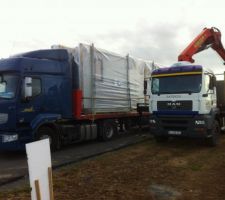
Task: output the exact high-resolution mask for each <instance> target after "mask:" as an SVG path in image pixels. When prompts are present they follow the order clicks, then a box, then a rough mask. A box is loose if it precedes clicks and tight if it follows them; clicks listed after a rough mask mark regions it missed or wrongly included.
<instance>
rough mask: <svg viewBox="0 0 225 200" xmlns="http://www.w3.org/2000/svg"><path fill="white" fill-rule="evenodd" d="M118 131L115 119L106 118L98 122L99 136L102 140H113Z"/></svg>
mask: <svg viewBox="0 0 225 200" xmlns="http://www.w3.org/2000/svg"><path fill="white" fill-rule="evenodd" d="M116 133H117V124H116V122H115V120H105V121H102V122H101V123H99V124H98V136H99V139H100V140H101V141H108V140H111V139H112V138H113V137H114V136H115V135H116Z"/></svg>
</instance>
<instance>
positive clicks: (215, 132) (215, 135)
mask: <svg viewBox="0 0 225 200" xmlns="http://www.w3.org/2000/svg"><path fill="white" fill-rule="evenodd" d="M211 135H212V137H210V138H208V145H209V146H211V147H215V146H217V145H218V143H219V138H220V126H219V123H218V122H217V121H214V123H213V127H212V130H211Z"/></svg>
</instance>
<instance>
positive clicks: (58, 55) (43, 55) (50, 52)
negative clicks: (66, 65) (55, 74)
mask: <svg viewBox="0 0 225 200" xmlns="http://www.w3.org/2000/svg"><path fill="white" fill-rule="evenodd" d="M12 57H28V58H38V59H48V60H56V61H67V60H68V59H69V55H68V52H67V50H65V49H44V50H37V51H31V52H27V53H22V54H17V55H14V56H12Z"/></svg>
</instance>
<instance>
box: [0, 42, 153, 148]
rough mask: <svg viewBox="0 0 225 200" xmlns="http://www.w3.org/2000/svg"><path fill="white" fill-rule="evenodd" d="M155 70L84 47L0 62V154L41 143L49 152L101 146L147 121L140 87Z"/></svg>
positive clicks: (143, 90)
mask: <svg viewBox="0 0 225 200" xmlns="http://www.w3.org/2000/svg"><path fill="white" fill-rule="evenodd" d="M155 66H156V65H155V64H154V63H153V62H151V61H143V60H140V59H135V58H132V57H130V56H120V55H118V54H115V53H111V52H108V51H105V50H101V49H97V48H95V47H94V45H85V44H79V45H78V46H77V47H75V48H64V47H59V46H58V47H54V48H51V49H45V50H37V51H31V52H26V53H22V54H18V55H15V56H12V57H9V58H6V59H1V60H0V108H1V109H0V149H1V150H2V149H5V150H20V149H24V146H25V144H26V143H27V142H31V141H35V140H40V139H44V138H49V140H50V144H51V148H52V149H53V150H55V149H59V148H60V147H61V146H62V145H65V144H68V143H74V142H79V141H85V140H93V139H96V138H99V139H101V140H104V141H106V140H110V139H111V138H112V137H113V136H114V135H115V134H116V133H117V131H118V129H119V128H120V129H128V128H129V127H130V126H131V125H134V124H141V123H142V122H143V120H144V119H145V121H148V119H147V118H148V117H149V112H148V109H146V106H147V105H148V99H147V95H146V88H145V87H144V86H146V84H144V82H145V80H147V78H148V77H149V76H150V73H151V70H152V69H153V68H154V67H155ZM145 83H146V82H145ZM147 107H148V106H147Z"/></svg>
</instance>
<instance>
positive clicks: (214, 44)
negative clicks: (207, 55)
mask: <svg viewBox="0 0 225 200" xmlns="http://www.w3.org/2000/svg"><path fill="white" fill-rule="evenodd" d="M209 47H211V48H212V49H214V50H215V51H216V52H217V53H218V54H219V55H220V57H221V58H222V59H223V60H224V61H225V49H224V47H223V44H222V42H221V32H220V30H219V29H218V28H215V27H212V28H204V29H203V30H202V32H201V33H200V34H199V35H198V36H197V37H196V38H195V39H194V40H193V41H192V42H191V43H190V44H189V45H188V46H187V47H186V48H185V49H184V50H183V52H182V53H181V54H180V55H179V56H178V61H189V62H191V63H193V62H194V59H193V58H192V56H193V55H194V54H196V53H199V52H200V51H203V50H205V49H207V48H209Z"/></svg>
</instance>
